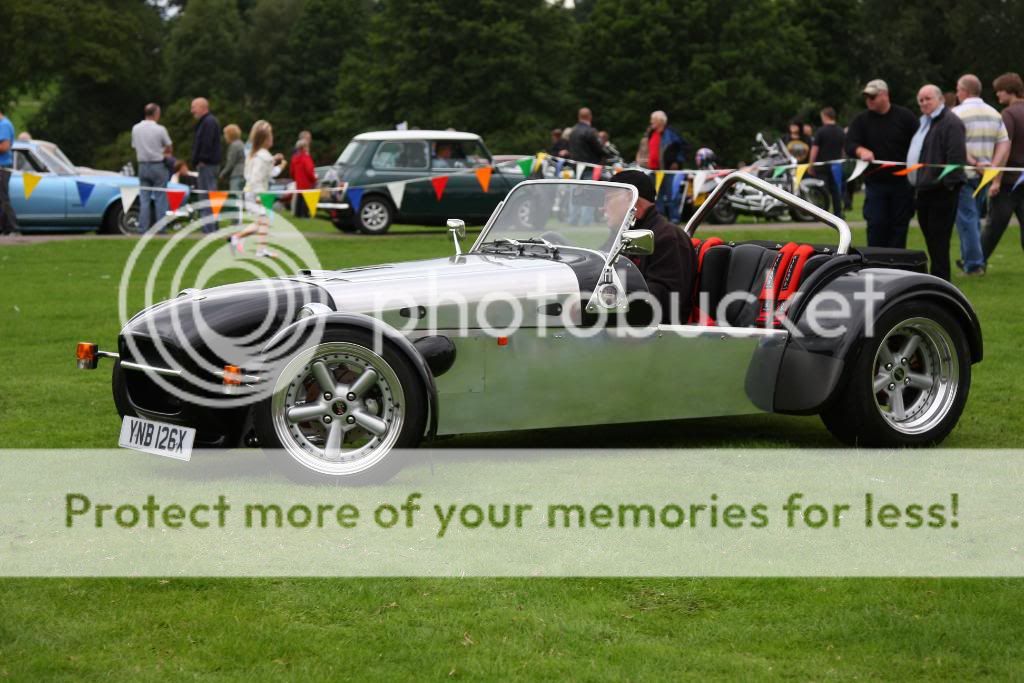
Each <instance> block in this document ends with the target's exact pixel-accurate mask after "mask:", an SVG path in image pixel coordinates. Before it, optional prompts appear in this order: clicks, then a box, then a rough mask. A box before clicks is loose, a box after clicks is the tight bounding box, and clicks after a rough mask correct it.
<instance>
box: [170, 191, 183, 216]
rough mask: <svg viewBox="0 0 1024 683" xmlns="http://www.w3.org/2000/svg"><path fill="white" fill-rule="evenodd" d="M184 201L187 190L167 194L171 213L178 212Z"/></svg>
mask: <svg viewBox="0 0 1024 683" xmlns="http://www.w3.org/2000/svg"><path fill="white" fill-rule="evenodd" d="M184 199H185V190H170V191H168V192H167V206H168V207H169V208H170V209H171V211H177V210H178V207H179V206H181V202H182V201H183V200H184Z"/></svg>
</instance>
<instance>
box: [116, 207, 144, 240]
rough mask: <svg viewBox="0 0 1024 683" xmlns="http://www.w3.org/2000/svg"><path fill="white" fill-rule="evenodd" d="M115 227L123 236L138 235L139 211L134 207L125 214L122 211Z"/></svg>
mask: <svg viewBox="0 0 1024 683" xmlns="http://www.w3.org/2000/svg"><path fill="white" fill-rule="evenodd" d="M117 227H118V229H119V230H120V231H121V233H122V234H124V235H138V234H139V210H138V209H136V208H135V207H132V208H131V209H129V210H128V212H127V213H125V212H124V211H123V210H122V211H121V214H120V216H118V219H117Z"/></svg>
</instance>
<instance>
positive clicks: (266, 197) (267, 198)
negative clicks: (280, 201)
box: [259, 192, 277, 211]
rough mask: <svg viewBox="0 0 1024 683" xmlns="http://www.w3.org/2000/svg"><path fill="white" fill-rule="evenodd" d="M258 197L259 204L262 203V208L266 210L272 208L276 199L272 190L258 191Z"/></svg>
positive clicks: (271, 209)
mask: <svg viewBox="0 0 1024 683" xmlns="http://www.w3.org/2000/svg"><path fill="white" fill-rule="evenodd" d="M259 197H260V204H262V205H263V208H264V209H266V210H267V211H273V210H274V202H276V201H277V195H276V194H274V193H273V192H260V194H259Z"/></svg>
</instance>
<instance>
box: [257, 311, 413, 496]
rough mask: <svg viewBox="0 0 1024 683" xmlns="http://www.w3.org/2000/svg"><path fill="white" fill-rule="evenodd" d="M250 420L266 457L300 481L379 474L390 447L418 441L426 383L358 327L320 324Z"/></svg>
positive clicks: (392, 456)
mask: <svg viewBox="0 0 1024 683" xmlns="http://www.w3.org/2000/svg"><path fill="white" fill-rule="evenodd" d="M273 381H274V387H273V393H272V394H271V395H270V397H269V398H267V399H265V400H263V401H262V402H261V403H260V404H259V405H257V406H256V408H255V410H256V414H255V416H254V417H255V419H254V420H253V424H254V426H255V428H256V432H257V435H258V436H259V439H260V443H261V444H262V445H263V447H264V448H265V449H267V453H268V455H269V456H270V458H271V461H272V462H273V463H274V464H275V465H276V466H277V467H278V468H279V469H282V470H283V471H284V473H285V474H286V475H288V476H289V477H291V478H293V479H296V480H299V481H320V482H331V483H341V484H366V483H377V482H381V481H386V480H387V479H389V478H390V477H392V476H394V474H395V473H396V472H398V470H399V469H401V467H402V465H403V464H404V463H403V462H402V455H401V453H398V452H395V451H396V449H403V448H414V447H415V446H416V445H418V444H419V442H420V439H421V438H422V436H423V432H424V429H425V425H426V419H427V400H426V390H425V388H424V387H423V383H422V381H421V380H420V378H419V375H418V374H417V372H416V370H415V368H414V367H413V365H412V363H411V362H410V360H409V359H408V358H407V357H406V356H405V355H404V354H402V353H401V352H400V351H398V350H397V349H396V348H395V347H393V346H392V345H391V344H389V343H388V342H386V341H382V342H381V343H380V344H377V343H375V339H374V335H372V334H370V333H369V332H366V331H363V330H358V329H350V328H344V329H337V328H336V329H327V330H326V331H325V332H324V334H323V336H322V339H321V340H320V342H319V343H317V344H314V345H312V346H310V347H308V348H306V349H303V350H302V351H300V352H299V353H297V354H296V355H295V356H294V357H293V358H291V359H290V360H289V361H288V362H287V363H286V364H285V366H284V368H283V369H282V370H281V372H280V373H278V374H277V377H276V378H274V380H273Z"/></svg>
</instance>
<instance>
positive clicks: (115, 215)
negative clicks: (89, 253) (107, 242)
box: [100, 202, 139, 235]
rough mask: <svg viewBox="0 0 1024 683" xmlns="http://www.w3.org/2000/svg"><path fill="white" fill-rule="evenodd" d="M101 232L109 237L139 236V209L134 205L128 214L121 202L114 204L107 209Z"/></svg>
mask: <svg viewBox="0 0 1024 683" xmlns="http://www.w3.org/2000/svg"><path fill="white" fill-rule="evenodd" d="M100 232H102V233H104V234H107V235H138V234H139V207H138V205H137V204H133V205H132V207H131V208H130V209H128V211H127V213H126V212H125V210H124V207H123V206H121V202H114V204H113V205H112V206H111V207H110V208H109V209H107V213H106V215H105V216H104V217H103V224H102V225H101V226H100Z"/></svg>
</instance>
